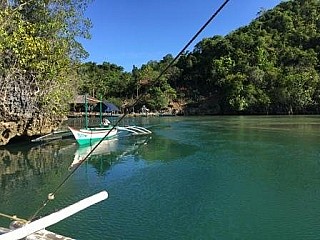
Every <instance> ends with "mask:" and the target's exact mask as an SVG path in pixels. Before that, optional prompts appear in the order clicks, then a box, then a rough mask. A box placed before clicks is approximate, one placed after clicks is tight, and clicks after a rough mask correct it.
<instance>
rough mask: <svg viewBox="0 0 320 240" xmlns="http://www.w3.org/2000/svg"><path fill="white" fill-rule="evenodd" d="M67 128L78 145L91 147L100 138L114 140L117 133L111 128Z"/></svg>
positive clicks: (115, 129) (114, 128)
mask: <svg viewBox="0 0 320 240" xmlns="http://www.w3.org/2000/svg"><path fill="white" fill-rule="evenodd" d="M68 128H69V129H70V131H71V132H72V134H73V136H74V137H75V139H76V140H77V142H78V143H79V144H80V145H92V144H94V143H96V142H98V141H100V140H101V139H102V138H104V139H105V140H109V139H111V138H114V137H115V136H116V135H117V133H118V129H117V128H116V127H113V126H107V127H90V128H84V129H75V128H72V127H70V126H69V127H68Z"/></svg>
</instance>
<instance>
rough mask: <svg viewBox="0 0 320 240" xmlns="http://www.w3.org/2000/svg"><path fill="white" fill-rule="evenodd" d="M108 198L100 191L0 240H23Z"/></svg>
mask: <svg viewBox="0 0 320 240" xmlns="http://www.w3.org/2000/svg"><path fill="white" fill-rule="evenodd" d="M107 198H108V193H107V192H106V191H102V192H100V193H97V194H95V195H92V196H91V197H88V198H85V199H83V200H81V201H79V202H77V203H74V204H72V205H70V206H68V207H66V208H63V209H61V210H60V211H58V212H55V213H52V214H50V215H48V216H45V217H43V218H40V219H38V220H36V221H34V222H31V223H28V224H26V225H24V226H23V227H21V228H18V229H16V230H13V231H11V232H8V233H6V234H2V235H0V240H17V239H21V238H24V237H26V236H28V235H30V234H32V233H35V232H37V231H40V230H41V229H44V228H46V227H48V226H51V225H53V224H55V223H57V222H60V221H61V220H63V219H65V218H67V217H70V216H71V215H73V214H75V213H77V212H79V211H81V210H83V209H85V208H87V207H90V206H91V205H93V204H96V203H98V202H101V201H103V200H105V199H107Z"/></svg>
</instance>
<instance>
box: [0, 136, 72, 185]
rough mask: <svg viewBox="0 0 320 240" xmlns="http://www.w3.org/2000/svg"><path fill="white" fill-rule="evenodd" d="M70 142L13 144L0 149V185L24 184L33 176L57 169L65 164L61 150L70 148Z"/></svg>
mask: <svg viewBox="0 0 320 240" xmlns="http://www.w3.org/2000/svg"><path fill="white" fill-rule="evenodd" d="M70 146H72V145H70V142H69V143H67V142H64V143H63V142H55V143H50V144H46V145H30V144H29V145H28V144H26V145H23V144H19V145H13V146H9V147H6V148H5V147H2V148H1V149H0V179H1V181H0V187H1V188H2V189H8V188H13V187H15V186H16V185H20V184H22V185H26V184H28V182H29V181H30V180H31V179H32V178H33V176H39V175H45V174H47V173H50V172H52V171H58V170H59V169H61V168H63V166H64V165H66V163H65V161H64V159H63V158H61V157H59V155H60V154H61V152H63V151H65V150H66V149H68V148H70Z"/></svg>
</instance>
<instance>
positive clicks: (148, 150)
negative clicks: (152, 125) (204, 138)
mask: <svg viewBox="0 0 320 240" xmlns="http://www.w3.org/2000/svg"><path fill="white" fill-rule="evenodd" d="M197 150H198V149H197V147H195V146H193V145H187V144H183V143H180V142H178V141H175V140H172V139H169V138H165V137H161V136H154V137H153V138H152V139H151V140H150V142H149V144H148V145H147V146H146V147H145V148H144V149H143V150H142V151H140V154H141V156H142V157H143V158H144V159H145V160H147V161H157V160H159V161H174V160H178V159H180V158H183V157H187V156H189V155H192V154H194V152H196V151H197Z"/></svg>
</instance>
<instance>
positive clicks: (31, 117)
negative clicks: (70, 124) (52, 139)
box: [0, 78, 62, 145]
mask: <svg viewBox="0 0 320 240" xmlns="http://www.w3.org/2000/svg"><path fill="white" fill-rule="evenodd" d="M36 99H37V88H36V86H34V84H32V82H27V83H26V81H25V79H24V80H19V79H11V81H8V80H5V79H1V78H0V145H6V144H7V143H8V142H9V141H10V139H12V138H14V137H16V136H33V135H40V134H46V133H49V132H51V131H52V130H54V129H57V128H58V127H59V126H60V124H61V122H62V119H59V117H55V116H50V115H49V114H48V113H46V114H45V113H44V111H42V110H41V106H39V104H38V103H37V101H36Z"/></svg>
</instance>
